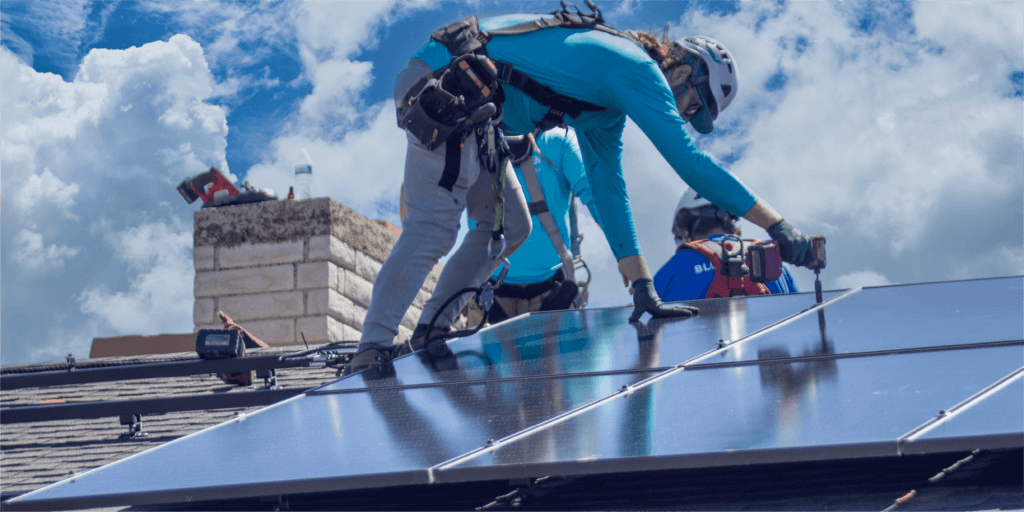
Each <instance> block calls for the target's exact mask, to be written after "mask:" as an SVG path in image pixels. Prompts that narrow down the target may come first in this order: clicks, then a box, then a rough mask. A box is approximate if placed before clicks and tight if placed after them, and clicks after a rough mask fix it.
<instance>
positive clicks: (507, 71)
mask: <svg viewBox="0 0 1024 512" xmlns="http://www.w3.org/2000/svg"><path fill="white" fill-rule="evenodd" d="M492 62H494V65H495V67H497V68H498V81H499V82H502V83H506V84H509V85H511V86H512V87H515V88H516V89H519V90H520V91H523V93H524V94H526V95H527V96H529V97H531V98H533V99H534V100H536V101H537V103H540V104H541V105H544V106H546V107H551V110H549V111H548V114H552V115H555V116H557V117H559V118H561V117H562V115H568V116H569V117H571V118H573V119H576V118H577V117H579V116H580V114H582V113H584V112H600V111H602V110H607V109H606V108H604V107H602V106H599V105H594V104H593V103H588V102H586V101H583V100H578V99H576V98H572V97H569V96H565V95H563V94H558V93H557V92H555V91H554V90H552V89H551V88H550V87H548V86H546V85H544V84H542V83H540V82H538V81H536V80H534V79H533V78H530V76H529V75H527V74H526V73H523V72H521V71H519V70H517V69H515V68H514V67H513V66H512V64H509V63H507V62H502V61H497V60H496V61H492ZM424 83H425V82H424Z"/></svg>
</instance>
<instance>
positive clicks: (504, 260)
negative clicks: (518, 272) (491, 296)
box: [488, 258, 512, 288]
mask: <svg viewBox="0 0 1024 512" xmlns="http://www.w3.org/2000/svg"><path fill="white" fill-rule="evenodd" d="M496 259H497V258H496ZM501 261H502V263H504V264H505V266H504V267H502V269H501V272H500V273H499V274H498V279H497V280H496V281H495V282H494V287H495V288H497V287H499V286H501V283H503V282H505V276H507V275H508V269H509V267H511V266H512V263H511V262H510V261H508V258H501ZM488 282H490V281H488Z"/></svg>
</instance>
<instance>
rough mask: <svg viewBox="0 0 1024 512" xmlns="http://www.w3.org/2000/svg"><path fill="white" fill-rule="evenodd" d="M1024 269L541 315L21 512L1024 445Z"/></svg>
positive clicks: (181, 445)
mask: <svg viewBox="0 0 1024 512" xmlns="http://www.w3.org/2000/svg"><path fill="white" fill-rule="evenodd" d="M1022 296H1024V278H1020V277H1015V278H1002V279H985V280H975V281H960V282H948V283H930V284H920V285H902V286H889V287H878V288H867V289H864V290H860V289H855V290H850V291H847V292H842V293H837V292H833V293H829V294H827V295H826V297H827V300H826V301H825V302H824V304H823V305H820V306H814V305H813V302H814V299H813V294H795V295H779V296H762V297H736V298H731V299H715V300H706V301H692V302H691V304H693V305H696V306H698V307H700V310H701V314H700V316H699V317H697V318H693V319H668V320H658V321H653V320H652V321H649V322H648V323H645V324H629V323H628V322H627V321H626V318H627V316H628V315H629V313H630V310H629V308H606V309H591V310H583V311H571V312H554V313H543V314H533V315H530V316H528V317H525V318H520V319H515V320H512V321H509V322H506V323H503V324H499V325H496V326H493V327H491V328H489V329H487V330H485V331H482V332H480V333H478V334H477V335H474V336H472V337H468V338H464V339H458V340H453V341H451V342H450V343H449V344H448V345H447V346H446V347H444V348H443V349H438V350H433V351H432V352H433V353H428V352H425V351H421V352H419V353H416V354H411V355H408V356H406V357H403V358H401V359H398V360H396V361H395V362H394V363H392V364H390V365H387V366H386V367H384V368H383V369H379V370H368V371H366V372H362V373H360V374H356V375H353V376H351V377H348V378H345V379H341V380H338V381H336V382H333V383H330V384H328V385H325V386H323V387H321V388H318V389H315V390H312V391H310V392H308V393H307V394H305V395H303V396H300V397H296V398H294V399H291V400H288V401H285V402H282V403H279V404H276V405H274V406H271V407H268V408H266V409H263V410H260V411H258V412H256V413H253V414H250V415H247V416H243V417H240V418H236V419H234V420H231V421H229V422H227V423H224V424H221V425H218V426H216V427H212V428H210V429H207V430H204V431H202V432H198V433H196V434H193V435H191V436H187V437H184V438H181V439H178V440H176V441H173V442H170V443H167V444H164V445H162V446H159V447H157V448H154V449H151V450H149V451H147V452H143V453H140V454H137V455H135V456H132V457H129V458H127V459H124V460H122V461H118V462H115V463H113V464H109V465H107V466H104V467H102V468H98V469H96V470H94V471H91V472H88V473H84V474H82V475H77V476H75V477H73V478H71V479H68V480H64V481H62V482H58V483H56V484H53V485H51V486H48V487H46V488H43V489H40V490H38V491H35V492H33V493H29V494H27V495H24V496H21V497H19V498H16V499H15V500H12V501H10V502H8V503H7V504H6V505H7V506H8V507H9V508H11V509H12V510H14V509H16V508H20V509H52V508H55V507H59V508H84V507H97V506H112V505H127V504H152V503H176V502H184V501H194V500H211V499H231V498H239V497H253V496H273V495H287V494H297V493H307V492H327V491H336V490H343V489H355V488H367V487H386V486H397V485H409V484H433V483H445V482H464V481H475V480H491V479H505V478H524V477H540V476H546V475H572V474H598V473H618V472H624V471H639V470H656V469H669V468H688V467H706V466H727V465H735V464H751V463H776V462H792V461H802V460H831V459H844V458H856V457H873V456H892V457H896V456H900V455H905V454H916V453H937V452H948V451H959V450H972V449H976V448H1013V447H1020V439H1021V436H1022V435H1024V340H1022V338H1024V332H1022V329H1024V303H1022V300H1021V298H1022Z"/></svg>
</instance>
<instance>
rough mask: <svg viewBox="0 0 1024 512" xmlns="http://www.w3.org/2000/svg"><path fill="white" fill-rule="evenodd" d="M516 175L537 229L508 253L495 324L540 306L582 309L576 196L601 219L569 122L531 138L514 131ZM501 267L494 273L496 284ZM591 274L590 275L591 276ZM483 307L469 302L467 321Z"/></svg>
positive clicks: (492, 317) (491, 315)
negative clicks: (576, 225) (578, 271)
mask: <svg viewBox="0 0 1024 512" xmlns="http://www.w3.org/2000/svg"><path fill="white" fill-rule="evenodd" d="M509 139H510V147H511V149H512V154H513V157H514V167H515V172H516V176H517V177H518V178H519V181H520V183H522V184H523V186H524V187H525V190H524V193H525V194H526V198H527V201H528V203H529V207H530V214H531V215H532V220H533V231H532V232H531V233H530V236H529V238H527V240H526V242H525V243H524V244H523V245H522V247H520V248H519V250H518V251H516V253H515V254H513V255H512V256H509V261H510V262H511V267H510V268H509V270H508V272H507V275H506V276H505V279H504V280H503V282H502V284H501V285H500V286H497V287H496V288H495V289H494V299H495V300H494V304H493V305H492V306H491V308H490V309H489V310H488V321H489V322H490V323H492V324H493V323H497V322H501V321H503V320H506V319H508V318H512V317H516V316H519V315H522V314H526V313H531V312H536V311H554V310H561V309H578V308H579V307H582V306H583V305H584V304H585V302H586V284H585V283H584V282H580V281H577V279H576V277H577V276H576V273H575V268H574V267H575V264H576V261H579V260H578V258H579V252H578V240H572V238H573V237H574V236H576V235H575V234H574V233H573V229H572V228H571V225H572V224H573V223H574V221H575V215H576V212H575V208H574V207H573V204H572V203H573V201H574V197H578V198H580V201H581V202H582V203H583V204H584V205H586V206H587V208H588V209H589V210H590V213H591V215H592V216H593V217H594V219H595V220H597V221H598V224H600V217H599V215H598V213H597V210H596V209H595V207H594V197H593V195H592V194H591V192H590V183H589V182H588V180H587V173H586V170H585V169H584V167H583V156H582V155H581V154H580V147H579V142H578V141H577V140H576V133H575V131H573V130H572V129H571V128H569V127H567V126H560V127H556V128H554V129H551V130H548V131H546V132H543V133H541V134H540V135H538V136H537V138H536V140H533V139H532V138H531V137H528V136H511V137H509ZM503 270H504V269H498V270H497V271H495V273H494V274H493V275H492V276H491V279H490V280H491V283H492V284H496V283H497V280H498V278H499V276H500V273H501V272H502V271H503ZM588 277H589V276H588ZM483 314H484V312H483V310H481V309H480V307H479V305H478V304H477V302H476V301H470V303H469V305H468V310H467V315H466V320H467V322H468V324H469V325H477V324H478V323H479V322H480V321H481V319H482V318H483Z"/></svg>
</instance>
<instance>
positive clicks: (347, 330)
mask: <svg viewBox="0 0 1024 512" xmlns="http://www.w3.org/2000/svg"><path fill="white" fill-rule="evenodd" d="M341 333H342V337H343V339H342V341H359V337H360V336H362V334H363V333H361V332H359V331H357V330H356V329H354V328H352V327H349V326H347V325H345V324H342V325H341Z"/></svg>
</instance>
